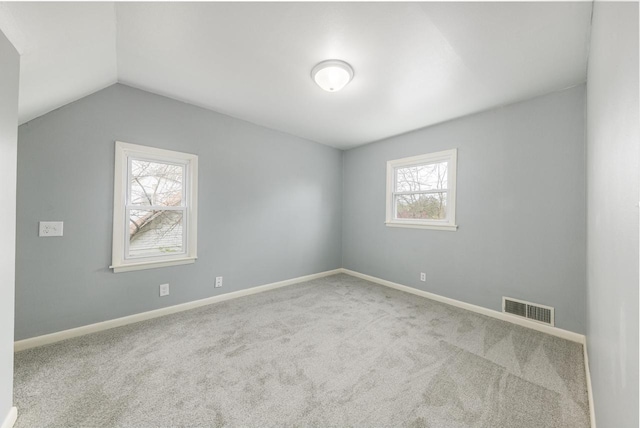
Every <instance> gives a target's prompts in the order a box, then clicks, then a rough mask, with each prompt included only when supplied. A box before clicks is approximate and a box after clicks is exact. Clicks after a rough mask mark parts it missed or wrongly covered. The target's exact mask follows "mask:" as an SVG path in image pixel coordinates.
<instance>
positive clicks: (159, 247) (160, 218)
mask: <svg viewBox="0 0 640 428" xmlns="http://www.w3.org/2000/svg"><path fill="white" fill-rule="evenodd" d="M183 214H184V213H183V211H182V210H179V211H149V210H131V211H130V215H129V257H141V256H145V257H153V256H166V255H171V254H176V253H183V252H184V248H183V242H184V241H183Z"/></svg>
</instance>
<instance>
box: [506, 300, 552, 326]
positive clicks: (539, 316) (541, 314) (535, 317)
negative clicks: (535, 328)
mask: <svg viewBox="0 0 640 428" xmlns="http://www.w3.org/2000/svg"><path fill="white" fill-rule="evenodd" d="M502 312H504V313H507V314H512V315H517V316H519V317H522V318H526V319H529V320H531V321H536V322H539V323H542V324H547V325H550V326H553V325H555V320H554V309H553V308H552V307H551V306H545V305H538V304H536V303H531V302H526V301H524V300H518V299H513V298H511V297H502Z"/></svg>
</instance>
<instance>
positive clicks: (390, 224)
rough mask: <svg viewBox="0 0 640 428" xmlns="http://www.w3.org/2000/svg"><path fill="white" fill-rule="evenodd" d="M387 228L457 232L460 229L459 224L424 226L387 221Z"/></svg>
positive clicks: (422, 224) (421, 224)
mask: <svg viewBox="0 0 640 428" xmlns="http://www.w3.org/2000/svg"><path fill="white" fill-rule="evenodd" d="M384 224H385V225H386V226H387V227H407V228H411V229H433V230H447V231H450V232H455V231H456V230H457V229H458V225H457V224H424V223H410V222H400V221H387V222H385V223H384Z"/></svg>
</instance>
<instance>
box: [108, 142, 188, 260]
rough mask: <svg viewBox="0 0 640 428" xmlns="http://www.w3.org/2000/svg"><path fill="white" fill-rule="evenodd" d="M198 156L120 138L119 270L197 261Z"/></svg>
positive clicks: (115, 256)
mask: <svg viewBox="0 0 640 428" xmlns="http://www.w3.org/2000/svg"><path fill="white" fill-rule="evenodd" d="M197 160H198V157H197V156H195V155H191V154H187V153H180V152H174V151H170V150H162V149H156V148H152V147H146V146H138V145H134V144H128V143H122V142H116V168H115V171H116V176H115V186H114V239H113V265H112V266H111V267H112V268H113V269H114V272H122V271H127V270H137V269H148V268H152V267H161V266H170V265H175V264H184V263H192V262H193V261H194V260H195V259H196V248H197V247H196V238H197V232H196V228H197V221H196V219H197Z"/></svg>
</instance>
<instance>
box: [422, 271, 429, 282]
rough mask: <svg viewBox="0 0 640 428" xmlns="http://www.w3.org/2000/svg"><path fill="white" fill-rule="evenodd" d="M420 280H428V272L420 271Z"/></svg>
mask: <svg viewBox="0 0 640 428" xmlns="http://www.w3.org/2000/svg"><path fill="white" fill-rule="evenodd" d="M420 281H422V282H427V274H426V273H424V272H420Z"/></svg>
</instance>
